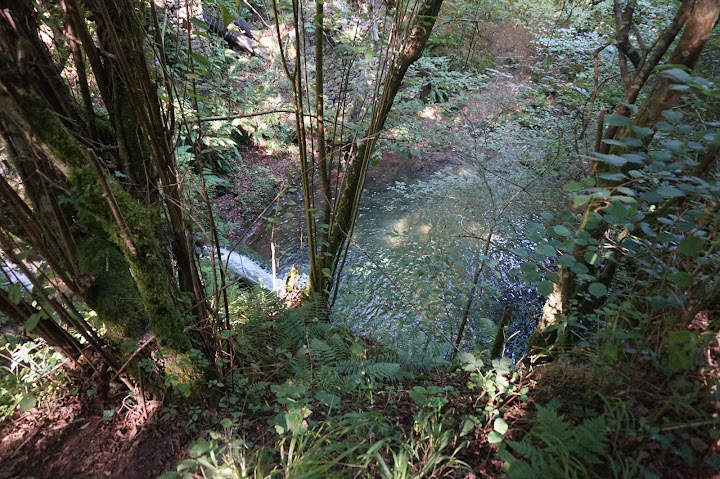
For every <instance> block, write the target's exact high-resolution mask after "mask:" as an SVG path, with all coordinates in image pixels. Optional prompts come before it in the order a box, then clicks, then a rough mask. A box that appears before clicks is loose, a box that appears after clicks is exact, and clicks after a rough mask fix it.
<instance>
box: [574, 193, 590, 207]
mask: <svg viewBox="0 0 720 479" xmlns="http://www.w3.org/2000/svg"><path fill="white" fill-rule="evenodd" d="M588 201H590V195H577V196H575V197H574V198H573V208H578V207H580V206H583V205H586V204H587V202H588Z"/></svg>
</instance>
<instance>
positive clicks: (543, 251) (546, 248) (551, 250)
mask: <svg viewBox="0 0 720 479" xmlns="http://www.w3.org/2000/svg"><path fill="white" fill-rule="evenodd" d="M535 253H537V254H538V255H540V256H543V257H553V256H555V253H556V251H555V247H554V246H552V245H551V244H550V243H541V244H539V245H538V246H537V248H535Z"/></svg>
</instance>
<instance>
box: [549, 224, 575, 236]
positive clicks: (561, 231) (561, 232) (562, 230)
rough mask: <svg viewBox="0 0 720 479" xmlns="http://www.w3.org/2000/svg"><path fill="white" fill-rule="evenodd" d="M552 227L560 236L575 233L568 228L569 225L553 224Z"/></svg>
mask: <svg viewBox="0 0 720 479" xmlns="http://www.w3.org/2000/svg"><path fill="white" fill-rule="evenodd" d="M552 229H553V232H554V234H556V235H558V236H565V237H567V236H572V235H573V232H572V230H570V228H568V227H567V226H565V225H555V226H553V228H552Z"/></svg>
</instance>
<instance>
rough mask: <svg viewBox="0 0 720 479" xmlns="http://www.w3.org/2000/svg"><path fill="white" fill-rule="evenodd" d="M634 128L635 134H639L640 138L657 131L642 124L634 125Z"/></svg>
mask: <svg viewBox="0 0 720 479" xmlns="http://www.w3.org/2000/svg"><path fill="white" fill-rule="evenodd" d="M632 129H633V131H634V132H635V134H636V135H637V136H639V137H640V138H644V137H646V136H651V135H652V134H654V133H655V132H654V131H653V129H652V128H644V127H642V126H633V127H632Z"/></svg>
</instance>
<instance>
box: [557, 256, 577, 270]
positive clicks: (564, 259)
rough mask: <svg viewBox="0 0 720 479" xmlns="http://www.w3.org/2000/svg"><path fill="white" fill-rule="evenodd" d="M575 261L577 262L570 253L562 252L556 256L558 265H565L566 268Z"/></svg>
mask: <svg viewBox="0 0 720 479" xmlns="http://www.w3.org/2000/svg"><path fill="white" fill-rule="evenodd" d="M575 263H577V260H576V259H575V257H574V256H573V255H570V254H564V255H562V256H560V258H558V264H559V265H560V266H565V267H566V268H567V267H570V266H572V265H574V264H575Z"/></svg>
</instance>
